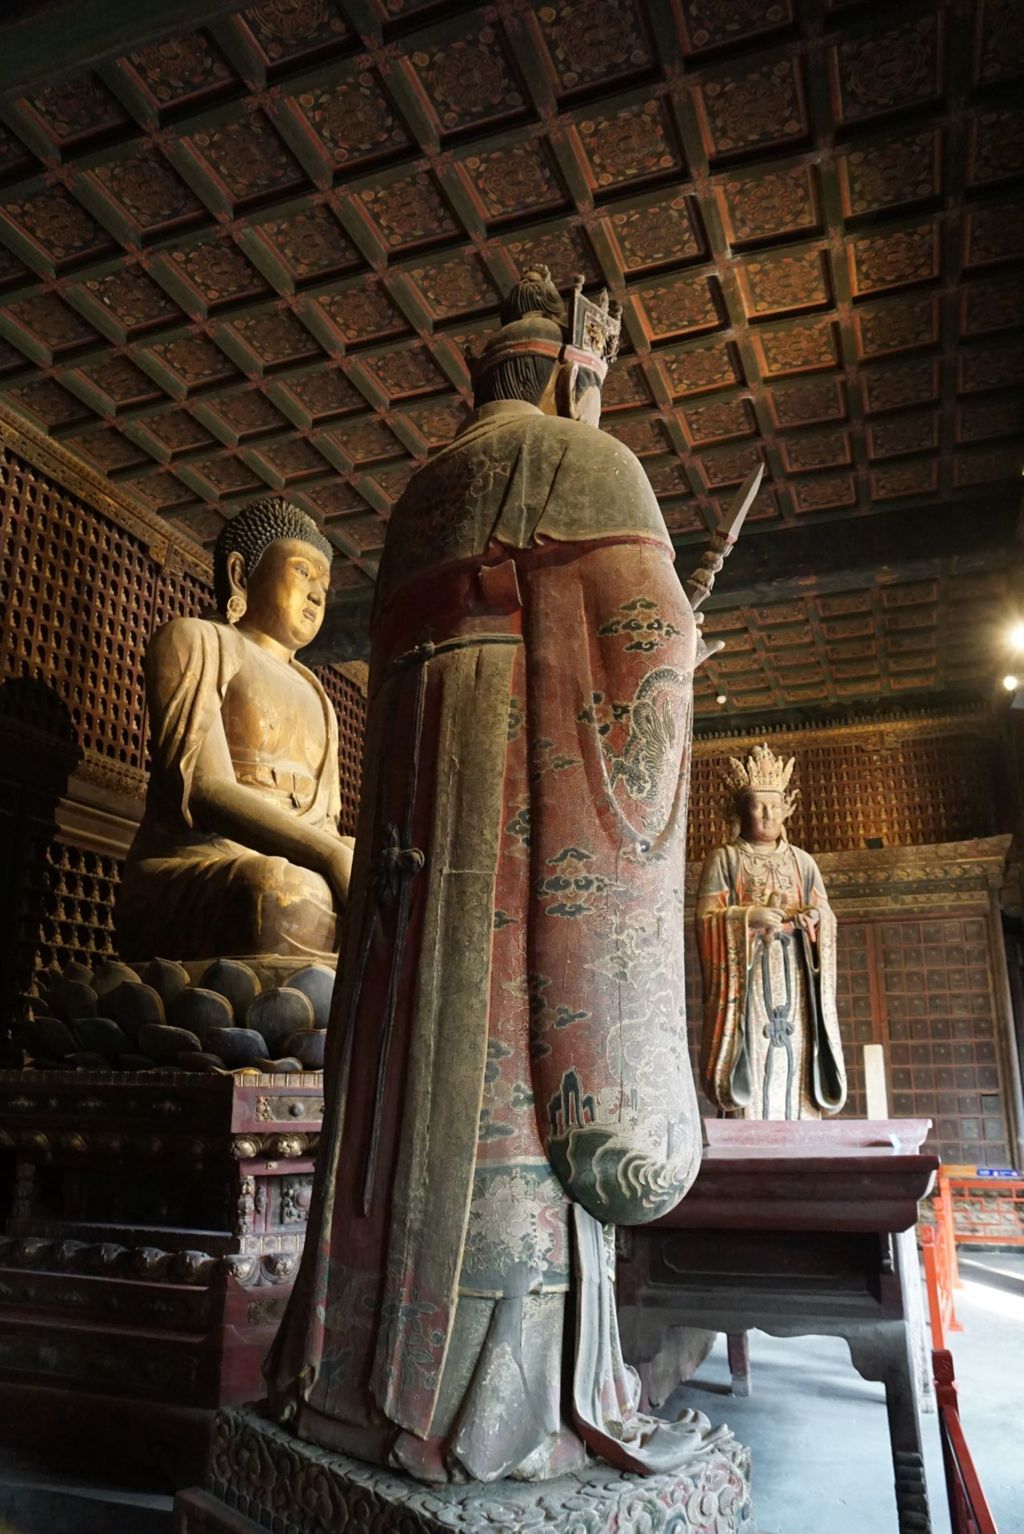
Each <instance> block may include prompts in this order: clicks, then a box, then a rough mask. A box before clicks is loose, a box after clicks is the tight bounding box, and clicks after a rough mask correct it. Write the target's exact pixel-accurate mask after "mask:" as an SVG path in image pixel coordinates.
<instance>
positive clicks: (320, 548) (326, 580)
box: [213, 497, 334, 655]
mask: <svg viewBox="0 0 1024 1534" xmlns="http://www.w3.org/2000/svg"><path fill="white" fill-rule="evenodd" d="M333 552H334V551H333V549H332V547H331V545H330V544H329V543H328V541H327V539H326V538H325V537H324V535H323V533H322V532H321V531H320V529H319V528H318V527H317V525H316V523H315V522H314V521H313V519H312V518H311V517H307V516H306V514H305V512H302V511H300V510H299V508H298V507H297V506H292V505H291V503H290V502H288V501H285V500H281V499H279V498H277V497H271V498H269V499H267V500H264V501H256V502H254V503H253V505H251V506H246V507H245V509H244V510H243V511H240V512H239V513H238V514H237V516H234V517H232V519H231V521H230V522H228V523H227V525H226V526H225V527H224V528H223V529H222V531H221V533H220V535H219V537H218V538H217V542H216V544H215V545H214V549H213V586H214V595H215V598H216V602H217V607H218V609H219V610H220V612H221V613H222V615H223V616H224V617H225V618H226V619H227V620H228V622H229V623H234V624H237V625H238V626H239V628H241V629H242V630H243V631H245V632H249V633H254V634H261V635H265V636H266V637H268V638H269V639H271V640H273V641H274V642H275V643H276V644H278V645H280V646H281V647H282V648H283V649H285V650H286V651H288V653H289V654H291V655H294V653H295V651H296V650H301V649H302V648H303V646H304V645H308V644H310V643H311V642H312V641H313V640H314V639H315V638H316V636H317V634H318V633H319V632H320V627H321V625H322V623H323V621H324V611H325V608H326V603H327V592H328V589H329V585H330V573H331V557H332V555H333Z"/></svg>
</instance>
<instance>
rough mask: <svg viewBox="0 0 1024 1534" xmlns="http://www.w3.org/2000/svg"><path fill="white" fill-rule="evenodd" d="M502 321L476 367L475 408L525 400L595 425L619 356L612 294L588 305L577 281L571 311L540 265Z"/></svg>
mask: <svg viewBox="0 0 1024 1534" xmlns="http://www.w3.org/2000/svg"><path fill="white" fill-rule="evenodd" d="M501 320H502V326H501V329H500V330H498V331H496V332H495V333H494V335H492V336H490V337H489V338H488V340H487V342H486V344H485V345H484V347H483V349H482V351H481V352H480V355H479V357H478V358H477V360H476V362H475V363H474V366H473V398H474V403H475V404H476V405H477V406H480V405H486V404H490V403H491V402H492V401H493V400H523V401H524V402H525V403H526V404H528V405H537V406H538V407H539V408H540V409H541V410H543V412H544V413H545V415H561V416H567V417H569V418H570V419H571V420H574V421H584V422H586V423H587V425H589V426H596V425H597V424H598V422H599V421H600V419H601V385H602V384H603V382H604V379H605V377H606V375H607V372H608V368H609V366H610V364H611V363H612V362H613V361H614V358H615V353H616V351H617V350H618V344H619V331H620V328H621V323H622V322H621V319H620V313H619V309H618V306H617V305H614V304H609V301H608V296H607V294H602V296H601V299H600V300H599V301H598V302H595V301H594V300H592V299H589V298H585V297H584V295H583V278H582V277H578V278H577V279H576V287H575V289H574V291H573V294H572V298H571V300H570V304H569V307H568V309H567V308H566V306H565V303H564V302H563V300H562V296H561V294H560V293H559V291H558V289H557V288H556V287H555V285H554V283H553V282H552V280H551V273H550V272H549V271H548V268H547V267H546V266H537V267H534V268H532V269H531V270H530V271H528V272H527V273H526V274H525V276H524V277H523V280H522V281H521V282H517V283H516V285H515V287H514V288H512V289H511V291H510V292H509V293H508V295H507V297H506V298H505V301H504V303H503V304H502V306H501Z"/></svg>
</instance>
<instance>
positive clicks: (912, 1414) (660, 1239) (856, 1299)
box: [618, 1119, 939, 1534]
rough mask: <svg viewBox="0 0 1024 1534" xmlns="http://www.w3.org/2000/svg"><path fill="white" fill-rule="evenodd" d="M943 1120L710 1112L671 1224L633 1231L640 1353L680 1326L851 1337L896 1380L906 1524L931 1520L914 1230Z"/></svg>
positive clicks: (629, 1311)
mask: <svg viewBox="0 0 1024 1534" xmlns="http://www.w3.org/2000/svg"><path fill="white" fill-rule="evenodd" d="M930 1127H931V1121H930V1120H928V1119H892V1120H876V1121H873V1122H871V1121H867V1120H863V1119H861V1120H856V1119H844V1120H834V1119H833V1120H821V1121H813V1120H806V1121H805V1120H801V1121H798V1122H796V1123H782V1122H757V1121H750V1120H747V1121H742V1120H725V1119H720V1120H710V1121H708V1123H707V1130H708V1139H709V1142H710V1143H709V1145H708V1147H707V1148H706V1149H705V1152H704V1161H703V1164H702V1167H701V1170H700V1173H699V1174H698V1177H697V1180H696V1182H695V1183H694V1185H693V1188H692V1189H691V1191H690V1193H689V1194H688V1196H687V1197H686V1198H685V1199H684V1200H683V1201H682V1203H681V1204H680V1205H679V1206H678V1207H677V1208H676V1209H675V1210H673V1212H672V1213H671V1214H670V1215H667V1216H666V1217H665V1218H664V1219H662V1220H659V1221H658V1222H657V1223H656V1224H653V1225H648V1226H640V1227H635V1228H632V1229H628V1230H626V1229H624V1230H620V1232H619V1243H620V1258H619V1278H618V1292H619V1325H620V1329H621V1332H622V1341H623V1351H624V1352H625V1354H626V1357H627V1358H628V1359H629V1361H630V1362H631V1363H633V1364H637V1365H642V1364H645V1363H648V1362H650V1360H651V1359H653V1358H654V1357H655V1355H656V1354H657V1353H658V1350H659V1348H660V1346H661V1342H662V1339H663V1337H664V1335H665V1332H666V1330H667V1329H668V1328H669V1327H671V1326H696V1327H704V1328H707V1329H708V1330H711V1331H717V1332H726V1333H737V1332H744V1331H747V1330H748V1329H751V1328H755V1327H756V1328H758V1329H760V1330H761V1331H764V1332H768V1333H769V1334H770V1335H771V1336H774V1337H799V1336H807V1335H811V1334H814V1335H819V1336H821V1335H830V1336H838V1337H843V1338H845V1340H846V1342H847V1344H848V1346H849V1349H850V1356H851V1359H852V1360H853V1364H854V1367H855V1368H856V1369H857V1371H858V1373H859V1374H861V1376H862V1377H863V1378H864V1379H868V1380H878V1381H880V1382H881V1383H882V1384H883V1385H884V1386H885V1400H886V1409H887V1412H888V1418H889V1437H890V1441H891V1444H892V1459H893V1470H894V1474H895V1482H896V1504H897V1510H898V1514H899V1529H900V1534H911V1531H914V1534H928V1531H929V1530H930V1528H931V1523H930V1520H929V1515H928V1503H927V1496H926V1489H925V1481H924V1465H923V1461H922V1457H921V1436H920V1427H919V1421H918V1413H917V1405H916V1400H915V1392H914V1376H913V1358H912V1348H911V1338H910V1335H909V1331H908V1326H907V1308H906V1304H905V1295H904V1284H903V1279H902V1276H901V1270H900V1248H901V1247H903V1248H904V1249H905V1243H901V1242H899V1241H898V1240H897V1235H898V1233H899V1232H901V1231H906V1230H909V1229H910V1228H911V1227H912V1226H913V1225H914V1223H915V1221H916V1219H917V1204H918V1200H919V1199H921V1198H923V1197H924V1196H925V1194H926V1193H927V1192H928V1191H929V1188H930V1187H931V1184H932V1181H933V1178H934V1175H935V1172H936V1171H937V1169H938V1165H939V1162H938V1158H937V1157H936V1156H931V1155H923V1154H921V1153H920V1146H921V1143H922V1141H923V1140H924V1138H925V1135H926V1134H927V1133H928V1130H929V1128H930Z"/></svg>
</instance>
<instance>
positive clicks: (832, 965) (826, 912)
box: [799, 850, 846, 1113]
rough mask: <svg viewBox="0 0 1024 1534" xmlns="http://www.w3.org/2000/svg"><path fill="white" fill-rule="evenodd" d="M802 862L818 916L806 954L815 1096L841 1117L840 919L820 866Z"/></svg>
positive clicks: (807, 895) (806, 858) (807, 897)
mask: <svg viewBox="0 0 1024 1534" xmlns="http://www.w3.org/2000/svg"><path fill="white" fill-rule="evenodd" d="M799 858H800V872H801V875H802V877H803V885H804V903H805V905H808V906H814V907H815V909H816V910H817V912H818V926H817V931H816V933H815V941H814V942H813V943H811V942H808V943H806V944H805V945H804V950H803V951H804V956H805V963H806V964H807V966H808V979H809V982H810V984H811V985H812V986H813V989H814V1002H815V1019H814V1041H813V1042H814V1059H813V1069H812V1082H811V1087H812V1095H813V1097H814V1099H815V1101H816V1102H817V1104H818V1107H819V1108H821V1110H822V1112H823V1113H839V1112H840V1110H841V1109H842V1108H843V1107H844V1105H845V1103H846V1061H845V1059H844V1058H843V1040H842V1035H841V1033H840V1031H839V1010H838V1007H837V1004H836V915H835V912H834V911H833V909H832V906H831V905H830V903H829V898H828V892H827V890H826V889H825V881H824V879H823V878H822V877H821V870H820V869H819V867H818V865H817V863H816V862H815V861H814V859H813V858H812V857H811V856H810V854H809V853H807V852H803V851H802V850H801V851H800V853H799Z"/></svg>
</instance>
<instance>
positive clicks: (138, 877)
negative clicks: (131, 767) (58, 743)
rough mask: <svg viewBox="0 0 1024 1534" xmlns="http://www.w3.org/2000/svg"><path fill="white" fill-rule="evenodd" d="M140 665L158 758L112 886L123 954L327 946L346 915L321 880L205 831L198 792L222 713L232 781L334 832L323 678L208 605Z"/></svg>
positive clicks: (174, 623) (329, 717) (181, 955)
mask: <svg viewBox="0 0 1024 1534" xmlns="http://www.w3.org/2000/svg"><path fill="white" fill-rule="evenodd" d="M145 674H146V702H147V707H148V710H149V718H150V750H151V755H152V770H151V775H150V781H149V790H148V793H147V797H146V808H145V813H144V815H143V818H142V823H141V825H140V826H139V830H138V833H137V835H136V838H135V841H134V842H133V844H132V847H131V850H130V852H129V854H128V858H127V861H126V864H125V870H124V877H123V880H122V884H121V888H120V890H119V893H118V904H117V934H118V947H119V949H120V951H121V952H122V953H123V954H124V955H125V956H126V957H127V958H129V959H144V958H152V957H154V956H159V957H161V958H165V959H201V958H204V957H209V956H212V957H220V956H224V955H226V954H232V955H235V956H237V957H247V956H251V955H261V954H267V953H279V954H282V955H296V956H304V957H311V958H317V959H325V958H333V956H334V954H335V953H336V952H337V926H338V918H337V915H336V913H335V908H334V903H333V897H332V894H331V891H330V889H329V887H328V885H327V883H326V881H325V880H324V879H323V878H321V877H320V875H319V874H317V873H314V872H313V871H312V870H310V869H306V868H300V867H298V866H297V865H296V864H294V863H291V862H289V861H288V860H287V859H286V858H283V857H273V856H266V855H264V854H262V853H259V852H256V851H254V850H253V849H252V848H251V847H245V846H243V845H242V844H241V843H239V842H236V841H233V840H231V839H230V838H229V837H226V836H218V835H216V834H215V833H212V832H210V831H209V830H208V829H207V828H205V827H204V826H203V824H202V822H201V817H197V815H196V814H195V808H194V805H193V802H192V788H193V778H194V776H195V770H196V763H197V761H198V758H199V754H200V752H201V750H202V747H203V743H204V741H205V740H206V738H207V736H208V735H209V732H210V730H211V729H212V728H214V726H215V724H217V723H218V722H219V725H220V727H222V728H223V729H224V733H225V738H226V741H227V746H228V752H229V754H230V756H231V763H232V767H233V768H234V772H235V778H236V781H237V782H239V783H241V784H244V785H245V786H246V787H248V788H249V789H251V790H252V791H253V792H254V793H255V794H258V795H260V796H263V797H265V798H266V799H267V801H268V802H271V803H274V804H275V805H277V806H278V807H279V808H281V809H284V810H286V811H287V812H288V813H289V814H292V815H294V816H295V817H296V819H297V820H299V821H301V822H303V823H304V824H305V825H308V826H310V827H312V828H314V829H316V830H320V831H325V832H328V833H330V834H337V829H338V814H339V810H340V805H341V798H340V791H339V783H338V725H337V720H336V719H335V716H334V710H333V708H332V707H331V704H330V701H329V699H328V697H327V695H326V693H325V692H324V690H323V688H322V687H321V685H320V683H319V682H318V681H317V679H316V677H315V676H314V675H313V673H312V672H311V671H308V670H307V669H306V667H305V666H303V665H301V664H300V663H299V662H298V661H297V660H295V659H293V660H292V661H291V663H290V664H289V663H287V662H285V661H283V660H278V659H277V658H276V657H274V656H272V655H269V654H267V653H266V651H264V650H262V649H260V648H259V646H257V645H255V644H254V643H253V642H252V641H251V640H249V639H247V638H246V637H245V636H244V635H243V634H241V633H239V632H238V630H237V629H234V628H231V627H230V626H229V625H228V624H226V623H221V622H217V621H213V620H210V619H206V618H174V619H172V620H171V622H170V623H166V624H164V625H163V627H162V628H159V629H158V630H157V631H156V633H155V634H154V635H153V638H152V640H151V641H150V643H149V646H148V648H147V651H146V658H145ZM306 688H311V689H312V692H311V693H310V694H306V693H305V691H304V690H305V689H306ZM310 699H312V703H310ZM310 709H311V710H312V712H313V714H314V715H319V716H320V717H317V718H316V728H315V729H310V728H308V727H306V726H304V722H303V715H304V713H305V712H307V711H309V710H310Z"/></svg>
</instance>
